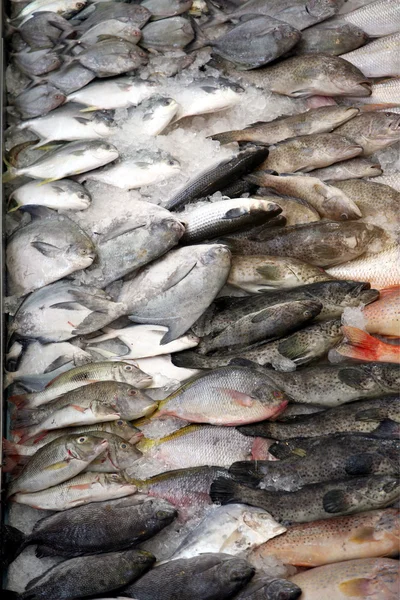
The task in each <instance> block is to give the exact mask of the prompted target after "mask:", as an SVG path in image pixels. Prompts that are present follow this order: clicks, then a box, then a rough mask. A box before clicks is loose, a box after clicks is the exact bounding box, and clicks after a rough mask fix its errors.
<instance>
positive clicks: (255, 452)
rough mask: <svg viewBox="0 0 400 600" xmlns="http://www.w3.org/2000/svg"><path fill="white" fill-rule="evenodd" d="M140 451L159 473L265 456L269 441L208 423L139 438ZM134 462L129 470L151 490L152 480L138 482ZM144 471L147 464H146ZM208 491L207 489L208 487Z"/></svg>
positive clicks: (222, 465) (137, 465)
mask: <svg viewBox="0 0 400 600" xmlns="http://www.w3.org/2000/svg"><path fill="white" fill-rule="evenodd" d="M137 448H138V450H140V451H141V452H143V454H144V460H143V461H142V462H143V463H144V464H145V465H147V463H148V461H149V459H151V460H152V461H153V462H154V463H155V469H156V470H157V471H158V473H164V472H165V471H170V470H176V469H179V470H181V471H182V472H183V470H186V469H189V470H191V469H193V467H202V466H204V465H213V466H214V467H229V466H230V465H231V464H232V462H234V461H235V460H236V459H237V460H246V459H248V460H249V459H250V458H251V457H252V456H253V457H260V458H261V457H263V458H265V459H266V460H267V459H268V457H269V456H270V455H269V453H268V443H265V442H264V440H260V439H256V438H249V437H246V436H244V435H242V434H241V433H239V432H238V431H236V430H234V429H228V428H227V427H217V426H211V425H202V426H200V425H188V426H187V427H183V428H182V429H179V431H176V432H174V433H172V434H170V435H167V436H165V437H163V438H159V439H142V440H141V442H140V443H139V444H138V445H137ZM137 467H140V463H139V464H136V465H135V466H134V468H133V469H131V470H130V471H129V474H130V475H132V477H134V479H133V480H132V481H133V482H134V483H135V485H137V486H138V489H139V490H140V491H144V492H146V493H147V491H148V490H150V491H151V489H152V487H151V482H150V481H148V486H150V487H148V486H147V484H143V486H142V485H141V484H139V483H137V481H136V479H137V477H138V469H137ZM145 468H146V473H148V467H147V466H145ZM207 493H208V490H207Z"/></svg>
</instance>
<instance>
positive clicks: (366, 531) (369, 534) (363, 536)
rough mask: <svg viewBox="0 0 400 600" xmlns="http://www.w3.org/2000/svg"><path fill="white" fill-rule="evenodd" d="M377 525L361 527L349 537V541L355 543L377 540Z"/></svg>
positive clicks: (367, 542)
mask: <svg viewBox="0 0 400 600" xmlns="http://www.w3.org/2000/svg"><path fill="white" fill-rule="evenodd" d="M376 541H377V540H376V537H375V527H361V528H360V529H358V530H357V531H356V533H355V534H354V535H353V537H351V538H350V539H349V542H352V543H353V544H369V543H370V542H376Z"/></svg>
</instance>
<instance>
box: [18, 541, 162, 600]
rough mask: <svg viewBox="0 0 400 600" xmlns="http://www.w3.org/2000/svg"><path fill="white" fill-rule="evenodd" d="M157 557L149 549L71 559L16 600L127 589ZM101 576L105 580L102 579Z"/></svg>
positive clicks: (38, 579)
mask: <svg viewBox="0 0 400 600" xmlns="http://www.w3.org/2000/svg"><path fill="white" fill-rule="evenodd" d="M155 560H156V559H155V557H154V556H153V555H152V554H150V552H146V551H145V550H122V551H120V552H108V553H104V554H99V555H93V556H83V557H77V558H70V559H69V560H66V561H63V562H62V563H61V564H57V565H55V566H53V567H50V569H48V570H47V571H45V572H44V573H43V574H42V575H40V576H39V577H36V578H35V579H32V580H31V581H30V582H29V583H28V585H27V587H26V589H25V591H24V592H22V593H21V594H15V598H16V600H27V599H28V598H32V600H39V598H42V599H43V600H50V599H51V598H54V597H57V598H59V599H60V600H69V599H70V598H85V597H86V596H88V595H92V596H93V595H96V594H99V593H102V592H111V591H113V590H116V589H119V588H121V587H123V586H126V585H128V584H130V583H132V582H133V581H135V579H137V578H138V577H140V576H141V575H143V573H144V572H145V571H147V570H148V569H150V568H151V566H152V565H153V564H154V562H155ZM99 573H101V577H99Z"/></svg>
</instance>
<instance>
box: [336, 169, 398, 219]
mask: <svg viewBox="0 0 400 600" xmlns="http://www.w3.org/2000/svg"><path fill="white" fill-rule="evenodd" d="M335 186H336V187H338V188H339V189H340V190H342V191H343V192H344V193H345V194H346V196H348V198H350V199H351V200H353V202H355V204H356V205H357V206H358V208H359V209H360V211H361V213H362V218H363V220H364V221H366V222H370V223H376V222H377V221H378V220H379V219H385V220H386V223H385V229H394V230H396V229H397V228H398V227H399V226H400V216H399V208H400V192H398V191H397V190H394V189H393V188H391V187H390V186H388V185H384V184H382V183H376V182H375V181H364V180H363V179H351V180H348V181H346V180H345V181H337V182H335ZM379 222H381V221H379Z"/></svg>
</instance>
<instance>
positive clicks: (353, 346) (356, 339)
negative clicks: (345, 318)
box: [336, 326, 380, 361]
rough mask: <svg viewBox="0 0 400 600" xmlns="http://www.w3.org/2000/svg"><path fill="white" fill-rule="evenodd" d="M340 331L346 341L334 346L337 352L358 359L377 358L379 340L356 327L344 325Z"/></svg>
mask: <svg viewBox="0 0 400 600" xmlns="http://www.w3.org/2000/svg"><path fill="white" fill-rule="evenodd" d="M342 331H343V333H344V335H345V337H346V338H347V343H344V344H340V346H338V347H337V348H336V350H337V352H339V354H342V355H343V356H348V357H350V358H358V359H359V360H370V361H372V360H378V359H379V357H378V355H379V346H380V342H379V340H377V339H376V338H374V337H372V335H369V333H366V332H365V331H363V330H362V329H357V327H350V326H345V327H342Z"/></svg>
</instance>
